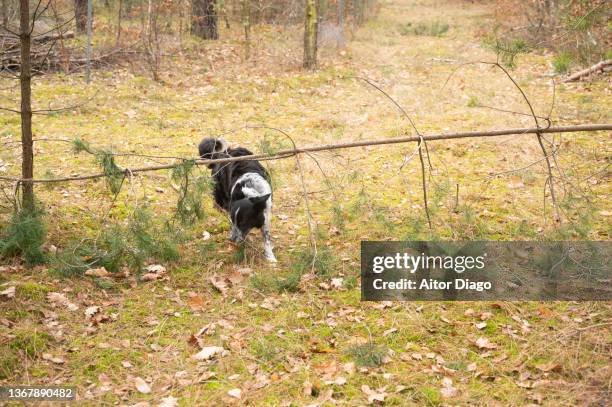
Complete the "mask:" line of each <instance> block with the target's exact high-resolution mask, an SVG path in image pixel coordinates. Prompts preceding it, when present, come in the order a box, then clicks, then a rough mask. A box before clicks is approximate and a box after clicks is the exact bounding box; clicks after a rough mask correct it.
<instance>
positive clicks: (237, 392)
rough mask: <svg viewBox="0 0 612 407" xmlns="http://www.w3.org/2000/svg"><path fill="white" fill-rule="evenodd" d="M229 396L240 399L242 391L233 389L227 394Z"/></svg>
mask: <svg viewBox="0 0 612 407" xmlns="http://www.w3.org/2000/svg"><path fill="white" fill-rule="evenodd" d="M227 394H228V395H229V396H230V397H233V398H235V399H240V398H241V397H242V390H240V389H238V388H236V389H231V390H230V391H228V392H227Z"/></svg>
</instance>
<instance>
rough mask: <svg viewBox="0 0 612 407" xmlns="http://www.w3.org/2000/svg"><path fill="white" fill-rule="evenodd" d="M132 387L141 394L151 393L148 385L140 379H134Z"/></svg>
mask: <svg viewBox="0 0 612 407" xmlns="http://www.w3.org/2000/svg"><path fill="white" fill-rule="evenodd" d="M134 385H135V386H136V390H138V391H139V392H141V393H143V394H148V393H151V386H149V384H148V383H147V382H145V381H144V379H143V378H141V377H137V378H135V379H134Z"/></svg>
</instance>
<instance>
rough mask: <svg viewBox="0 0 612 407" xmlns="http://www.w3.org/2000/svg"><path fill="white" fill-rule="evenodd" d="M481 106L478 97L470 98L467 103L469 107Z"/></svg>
mask: <svg viewBox="0 0 612 407" xmlns="http://www.w3.org/2000/svg"><path fill="white" fill-rule="evenodd" d="M479 104H480V102H479V101H478V98H477V97H476V96H470V98H469V99H468V102H467V107H478V105H479Z"/></svg>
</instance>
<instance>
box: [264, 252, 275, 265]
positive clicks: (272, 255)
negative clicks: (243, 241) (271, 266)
mask: <svg viewBox="0 0 612 407" xmlns="http://www.w3.org/2000/svg"><path fill="white" fill-rule="evenodd" d="M266 260H268V261H269V262H270V263H278V260H276V257H274V254H272V253H269V254H266Z"/></svg>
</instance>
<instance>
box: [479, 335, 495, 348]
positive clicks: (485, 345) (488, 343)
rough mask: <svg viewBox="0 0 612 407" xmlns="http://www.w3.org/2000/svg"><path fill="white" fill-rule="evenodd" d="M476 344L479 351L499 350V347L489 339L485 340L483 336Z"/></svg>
mask: <svg viewBox="0 0 612 407" xmlns="http://www.w3.org/2000/svg"><path fill="white" fill-rule="evenodd" d="M474 344H475V345H476V346H477V347H478V348H479V349H497V345H496V344H494V343H492V342H491V341H489V339H488V338H485V337H484V336H481V337H480V338H478V339H476V342H474Z"/></svg>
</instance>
